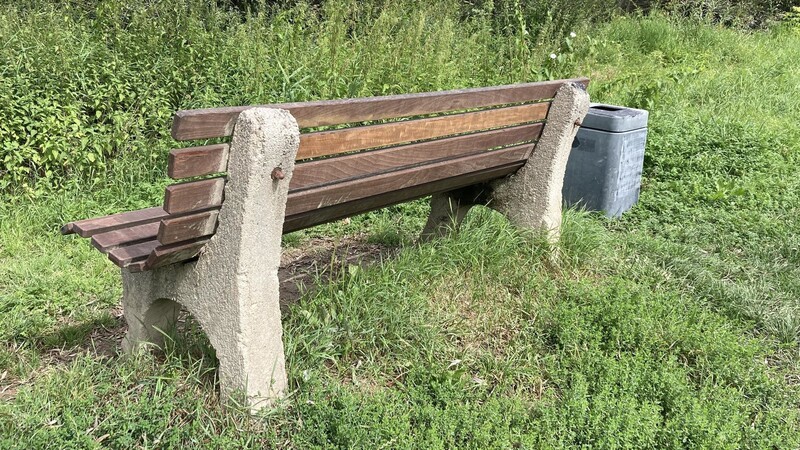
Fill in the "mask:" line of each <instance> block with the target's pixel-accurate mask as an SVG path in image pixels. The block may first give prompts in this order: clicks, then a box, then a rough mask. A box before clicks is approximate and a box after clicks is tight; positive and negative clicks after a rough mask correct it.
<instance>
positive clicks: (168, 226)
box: [158, 210, 219, 245]
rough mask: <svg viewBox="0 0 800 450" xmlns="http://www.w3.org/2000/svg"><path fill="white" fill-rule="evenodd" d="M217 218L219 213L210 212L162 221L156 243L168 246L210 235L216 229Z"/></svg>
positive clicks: (215, 211)
mask: <svg viewBox="0 0 800 450" xmlns="http://www.w3.org/2000/svg"><path fill="white" fill-rule="evenodd" d="M217 216H219V212H218V211H217V210H211V211H204V212H201V213H198V214H191V215H188V216H181V217H176V218H169V219H163V220H162V221H161V226H160V227H159V229H158V242H161V245H169V244H174V243H176V242H183V241H188V240H190V239H196V238H199V237H203V236H209V235H212V234H214V230H215V229H216V228H217Z"/></svg>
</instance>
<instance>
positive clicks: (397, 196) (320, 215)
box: [283, 161, 525, 233]
mask: <svg viewBox="0 0 800 450" xmlns="http://www.w3.org/2000/svg"><path fill="white" fill-rule="evenodd" d="M524 164H525V161H518V162H515V163H512V164H508V165H504V166H497V167H492V168H489V169H484V170H479V171H477V172H472V173H469V174H467V175H462V176H457V177H453V178H445V179H441V180H437V181H433V182H430V183H424V184H419V185H416V186H412V187H409V188H405V189H400V190H396V191H391V192H386V193H383V194H379V195H374V196H370V197H366V198H362V199H360V200H355V201H352V202H347V203H340V204H338V205H334V206H329V207H327V208H322V209H315V210H310V211H306V212H303V213H299V214H295V215H291V216H287V217H286V219H285V220H284V222H283V232H284V233H290V232H292V231H297V230H302V229H304V228H309V227H313V226H316V225H320V224H323V223H327V222H331V221H333V220H337V219H341V218H344V217H350V216H353V215H356V214H361V213H364V212H367V211H372V210H375V209H380V208H383V207H386V206H391V205H394V204H397V203H401V202H406V201H409V200H414V199H417V198H421V197H425V196H427V195H431V194H435V193H438V192H445V191H450V190H453V189H459V188H463V187H465V186H471V185H475V184H478V183H483V182H487V181H490V180H495V179H498V178H501V177H504V176H506V175H509V174H511V173H514V172H516V171H517V170H519V168H520V167H522V166H523V165H524Z"/></svg>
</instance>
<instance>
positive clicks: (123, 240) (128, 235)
mask: <svg viewBox="0 0 800 450" xmlns="http://www.w3.org/2000/svg"><path fill="white" fill-rule="evenodd" d="M158 226H159V223H158V222H151V223H146V224H144V225H137V226H135V227H128V228H121V229H119V230H114V231H107V232H105V233H100V234H95V235H94V236H92V245H93V246H94V247H95V248H96V249H98V250H100V251H101V252H103V253H108V252H109V251H111V250H114V249H115V248H118V247H122V246H126V245H132V244H137V243H139V242H142V241H148V240H151V239H153V238H154V237H155V236H156V234H157V233H158Z"/></svg>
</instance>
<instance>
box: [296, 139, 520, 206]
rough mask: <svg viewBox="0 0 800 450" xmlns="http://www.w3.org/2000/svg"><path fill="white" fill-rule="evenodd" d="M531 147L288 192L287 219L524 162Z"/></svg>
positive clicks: (514, 148) (506, 149)
mask: <svg viewBox="0 0 800 450" xmlns="http://www.w3.org/2000/svg"><path fill="white" fill-rule="evenodd" d="M532 146H533V144H526V145H517V146H514V147H508V148H504V149H500V150H494V151H491V152H483V153H479V154H477V155H471V156H465V157H461V158H456V159H449V160H445V161H440V162H437V163H433V164H428V165H425V166H420V167H412V168H408V169H404V170H398V171H395V172H389V173H384V174H380V175H376V176H373V177H366V178H358V179H355V180H351V181H346V182H344V183H337V184H333V185H330V186H323V187H319V188H315V189H309V190H305V191H300V192H296V193H292V192H290V193H289V196H288V198H287V201H286V215H287V216H290V215H296V214H300V213H303V212H306V211H312V210H316V209H320V208H325V207H328V206H333V205H336V204H339V203H346V202H351V201H354V200H359V199H362V198H366V197H371V196H375V195H379V194H383V193H386V192H391V191H395V190H401V189H405V188H408V187H412V186H416V185H419V184H425V183H430V182H433V181H437V180H440V179H446V178H453V177H458V176H461V175H466V174H469V173H471V172H478V171H480V170H484V169H489V168H492V167H495V166H505V165H509V164H513V163H516V162H519V161H524V159H525V157H526V155H527V152H528V151H529V150H530V148H531V147H532Z"/></svg>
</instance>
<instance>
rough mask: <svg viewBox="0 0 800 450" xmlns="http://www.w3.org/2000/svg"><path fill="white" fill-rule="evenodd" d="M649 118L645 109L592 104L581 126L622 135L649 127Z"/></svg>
mask: <svg viewBox="0 0 800 450" xmlns="http://www.w3.org/2000/svg"><path fill="white" fill-rule="evenodd" d="M647 117H648V113H647V111H646V110H644V109H635V108H626V107H624V106H614V105H606V104H603V103H592V104H591V105H590V106H589V113H588V114H586V117H585V118H584V119H583V124H582V125H581V126H582V127H584V128H591V129H594V130H599V131H611V132H614V133H621V132H625V131H632V130H638V129H640V128H645V127H647Z"/></svg>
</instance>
